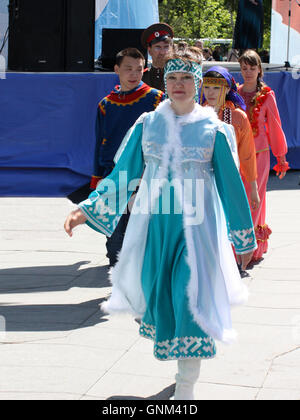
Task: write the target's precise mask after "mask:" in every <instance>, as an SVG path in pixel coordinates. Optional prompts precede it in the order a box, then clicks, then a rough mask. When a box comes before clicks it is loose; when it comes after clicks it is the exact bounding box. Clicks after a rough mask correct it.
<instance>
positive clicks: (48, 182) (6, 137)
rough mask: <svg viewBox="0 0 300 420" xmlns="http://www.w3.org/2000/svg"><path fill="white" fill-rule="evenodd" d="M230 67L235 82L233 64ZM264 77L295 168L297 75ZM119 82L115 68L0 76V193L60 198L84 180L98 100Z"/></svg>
mask: <svg viewBox="0 0 300 420" xmlns="http://www.w3.org/2000/svg"><path fill="white" fill-rule="evenodd" d="M213 64H214V63H213V62H210V63H209V66H211V65H213ZM218 64H220V63H218ZM222 64H225V65H226V67H227V66H228V64H229V63H222ZM207 65H208V63H205V66H204V69H206V68H207ZM230 70H231V71H232V72H233V73H234V77H235V78H236V80H237V81H238V82H241V77H240V74H239V73H238V72H235V71H234V70H238V64H237V63H232V65H231V67H230ZM264 80H265V82H266V83H267V84H268V85H269V86H270V87H271V88H272V89H274V91H275V93H276V97H277V101H278V107H279V111H280V115H281V119H282V124H283V129H284V131H285V134H286V137H287V141H288V145H289V153H288V161H289V162H290V165H291V167H292V168H293V169H300V79H298V80H296V78H295V77H293V75H292V73H291V72H288V71H272V72H271V71H270V72H268V71H267V72H266V73H265V77H264ZM117 83H118V78H117V76H116V75H115V74H114V73H100V72H95V73H14V72H8V73H7V74H6V79H2V80H0V91H1V94H0V126H1V130H0V173H1V176H0V196H2V197H5V196H28V197H30V196H37V197H65V196H67V195H68V194H70V193H71V192H72V191H74V190H76V189H77V188H79V187H80V186H81V185H83V184H85V183H87V182H88V181H89V179H90V176H91V174H92V163H93V155H94V145H95V131H94V128H95V118H96V110H97V104H98V102H99V100H100V99H101V98H102V97H104V96H105V95H107V94H108V93H109V92H110V91H111V89H112V88H113V87H114V85H116V84H117ZM273 163H274V158H272V164H273Z"/></svg>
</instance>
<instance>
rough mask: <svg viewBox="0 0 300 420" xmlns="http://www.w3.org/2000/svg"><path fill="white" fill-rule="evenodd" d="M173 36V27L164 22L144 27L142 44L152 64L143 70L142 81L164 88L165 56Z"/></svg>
mask: <svg viewBox="0 0 300 420" xmlns="http://www.w3.org/2000/svg"><path fill="white" fill-rule="evenodd" d="M173 36H174V33H173V29H172V28H171V26H169V25H168V24H166V23H155V24H154V25H151V26H149V28H147V29H145V30H144V32H143V34H142V39H141V41H142V45H143V46H144V47H145V48H147V49H148V53H149V55H151V57H152V66H151V67H150V68H149V69H146V70H145V72H144V76H143V82H145V83H147V85H149V86H151V87H153V88H155V89H159V90H162V91H164V90H165V85H164V64H165V57H166V55H167V54H168V53H169V52H170V50H171V49H172V48H173V41H172V39H173Z"/></svg>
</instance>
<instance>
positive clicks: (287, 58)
mask: <svg viewBox="0 0 300 420" xmlns="http://www.w3.org/2000/svg"><path fill="white" fill-rule="evenodd" d="M291 10H292V0H289V25H288V41H287V52H286V62H285V67H286V69H288V68H289V67H291V65H290V62H289V55H290V33H291Z"/></svg>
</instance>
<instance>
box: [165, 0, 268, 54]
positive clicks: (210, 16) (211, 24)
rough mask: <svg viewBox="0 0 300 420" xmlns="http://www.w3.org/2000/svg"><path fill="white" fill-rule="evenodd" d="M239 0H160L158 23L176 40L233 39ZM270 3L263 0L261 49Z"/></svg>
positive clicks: (265, 36)
mask: <svg viewBox="0 0 300 420" xmlns="http://www.w3.org/2000/svg"><path fill="white" fill-rule="evenodd" d="M238 1H239V0H163V1H162V2H161V3H160V5H159V12H160V21H161V22H166V23H169V24H170V25H171V26H172V27H173V28H174V32H175V36H176V37H177V38H185V39H186V38H193V39H196V38H232V37H233V32H234V25H235V20H236V14H237V9H238ZM271 4H272V0H264V26H265V31H264V48H268V47H269V43H270V25H271Z"/></svg>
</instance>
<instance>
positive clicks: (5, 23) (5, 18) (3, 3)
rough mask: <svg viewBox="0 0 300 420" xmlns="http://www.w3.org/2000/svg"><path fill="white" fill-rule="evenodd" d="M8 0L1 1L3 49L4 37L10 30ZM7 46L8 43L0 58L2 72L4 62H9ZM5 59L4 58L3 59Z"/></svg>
mask: <svg viewBox="0 0 300 420" xmlns="http://www.w3.org/2000/svg"><path fill="white" fill-rule="evenodd" d="M7 6H8V0H0V48H1V47H2V44H3V40H4V36H5V33H6V30H7V28H8V8H7ZM7 44H8V41H7V42H6V44H5V47H4V49H3V51H2V58H0V66H1V68H0V72H2V70H3V68H2V66H3V60H5V61H7ZM3 57H4V58H3Z"/></svg>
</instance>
